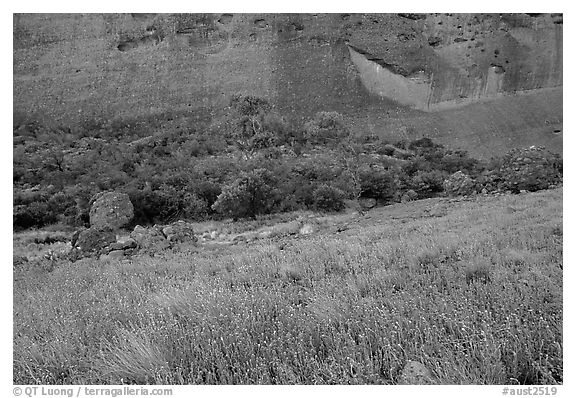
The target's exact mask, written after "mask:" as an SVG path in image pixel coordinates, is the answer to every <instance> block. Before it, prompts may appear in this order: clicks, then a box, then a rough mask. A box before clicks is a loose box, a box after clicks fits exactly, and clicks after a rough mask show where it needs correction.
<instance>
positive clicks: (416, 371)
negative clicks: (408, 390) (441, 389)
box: [398, 361, 434, 385]
mask: <svg viewBox="0 0 576 398" xmlns="http://www.w3.org/2000/svg"><path fill="white" fill-rule="evenodd" d="M433 381H434V380H433V378H432V374H431V373H430V371H429V370H428V368H426V366H424V365H423V364H422V363H420V362H418V361H408V362H406V365H405V366H404V369H403V370H402V374H401V375H400V379H399V382H398V384H408V385H414V384H433Z"/></svg>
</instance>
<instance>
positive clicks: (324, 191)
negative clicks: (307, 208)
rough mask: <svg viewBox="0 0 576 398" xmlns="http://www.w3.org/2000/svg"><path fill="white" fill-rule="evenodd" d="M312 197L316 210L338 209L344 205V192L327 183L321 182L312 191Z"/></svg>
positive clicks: (341, 208)
mask: <svg viewBox="0 0 576 398" xmlns="http://www.w3.org/2000/svg"><path fill="white" fill-rule="evenodd" d="M312 197H313V199H314V206H315V208H316V209H317V210H322V211H340V210H343V209H344V208H345V207H346V205H345V204H344V197H345V195H344V192H342V191H341V190H339V189H338V188H335V187H332V186H330V185H327V184H321V185H320V186H319V187H318V188H316V189H315V190H314V192H313V193H312Z"/></svg>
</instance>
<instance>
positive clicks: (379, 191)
mask: <svg viewBox="0 0 576 398" xmlns="http://www.w3.org/2000/svg"><path fill="white" fill-rule="evenodd" d="M359 174H360V187H361V196H363V197H366V198H374V199H378V200H381V201H390V200H392V198H393V197H394V194H395V193H396V190H397V189H398V183H397V181H396V177H395V173H394V172H393V171H392V170H388V169H385V168H383V167H381V166H378V165H373V166H369V167H363V168H361V169H360V173H359Z"/></svg>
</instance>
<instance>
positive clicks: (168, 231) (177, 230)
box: [162, 220, 198, 243]
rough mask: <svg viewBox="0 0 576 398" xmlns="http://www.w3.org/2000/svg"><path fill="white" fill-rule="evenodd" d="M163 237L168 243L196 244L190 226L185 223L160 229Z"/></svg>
mask: <svg viewBox="0 0 576 398" xmlns="http://www.w3.org/2000/svg"><path fill="white" fill-rule="evenodd" d="M162 232H163V233H164V236H166V239H168V242H170V243H183V242H197V241H198V238H197V237H196V236H195V235H194V229H193V228H192V224H190V223H187V222H186V221H182V220H180V221H177V222H175V223H173V224H170V225H168V226H167V227H164V228H163V229H162Z"/></svg>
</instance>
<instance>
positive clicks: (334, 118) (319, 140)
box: [304, 112, 350, 145]
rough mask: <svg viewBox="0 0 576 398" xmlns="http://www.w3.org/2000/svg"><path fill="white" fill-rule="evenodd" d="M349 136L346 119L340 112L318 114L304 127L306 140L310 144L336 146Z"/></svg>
mask: <svg viewBox="0 0 576 398" xmlns="http://www.w3.org/2000/svg"><path fill="white" fill-rule="evenodd" d="M349 135H350V132H349V130H348V128H347V127H346V125H345V124H344V118H343V117H342V115H341V114H339V113H338V112H318V113H317V114H316V115H315V116H314V118H313V119H312V120H310V121H309V122H308V123H306V124H305V125H304V138H305V139H306V140H307V141H308V142H309V143H310V144H321V145H326V144H331V143H332V144H335V143H338V142H339V141H341V140H342V139H344V138H346V137H348V136H349Z"/></svg>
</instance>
